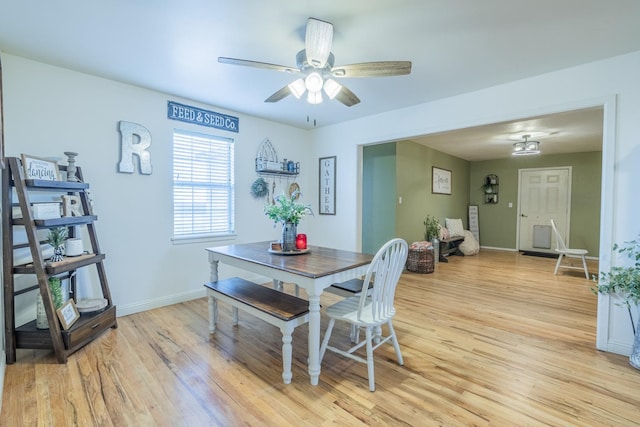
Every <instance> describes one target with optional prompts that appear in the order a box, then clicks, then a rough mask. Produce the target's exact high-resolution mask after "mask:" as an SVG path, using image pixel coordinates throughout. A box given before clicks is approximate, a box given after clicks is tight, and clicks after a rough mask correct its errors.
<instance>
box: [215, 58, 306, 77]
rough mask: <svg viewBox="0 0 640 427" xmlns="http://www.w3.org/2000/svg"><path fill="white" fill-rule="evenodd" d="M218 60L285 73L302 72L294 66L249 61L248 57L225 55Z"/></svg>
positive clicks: (223, 62) (222, 62) (224, 62)
mask: <svg viewBox="0 0 640 427" xmlns="http://www.w3.org/2000/svg"><path fill="white" fill-rule="evenodd" d="M218 62H219V63H221V64H231V65H242V66H245V67H254V68H266V69H268V70H275V71H284V72H285V73H293V74H297V73H300V70H299V69H297V68H293V67H287V66H285V65H276V64H269V63H268V62H258V61H249V60H248V59H236V58H226V57H224V56H219V57H218Z"/></svg>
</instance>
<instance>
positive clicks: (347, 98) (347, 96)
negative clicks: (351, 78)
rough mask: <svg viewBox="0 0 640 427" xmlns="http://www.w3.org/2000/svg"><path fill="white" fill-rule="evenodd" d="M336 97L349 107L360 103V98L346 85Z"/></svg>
mask: <svg viewBox="0 0 640 427" xmlns="http://www.w3.org/2000/svg"><path fill="white" fill-rule="evenodd" d="M334 99H337V100H338V101H340V102H342V103H343V104H344V105H346V106H347V107H352V106H354V105H356V104H358V103H360V98H358V97H357V96H356V94H355V93H353V92H351V90H350V89H349V88H348V87H346V86H344V85H343V86H342V89H341V90H340V92H338V94H337V95H336V97H335V98H334Z"/></svg>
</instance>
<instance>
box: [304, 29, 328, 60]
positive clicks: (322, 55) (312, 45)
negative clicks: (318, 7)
mask: <svg viewBox="0 0 640 427" xmlns="http://www.w3.org/2000/svg"><path fill="white" fill-rule="evenodd" d="M332 43H333V24H331V23H330V22H325V21H320V20H318V19H314V18H309V19H308V20H307V33H306V35H305V38H304V49H305V51H306V52H307V63H308V64H309V65H311V66H313V67H316V68H324V66H325V65H326V63H327V59H328V58H329V54H330V53H331V44H332Z"/></svg>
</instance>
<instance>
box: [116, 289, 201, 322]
mask: <svg viewBox="0 0 640 427" xmlns="http://www.w3.org/2000/svg"><path fill="white" fill-rule="evenodd" d="M205 296H206V291H205V289H204V286H203V287H202V289H198V290H195V291H189V292H183V293H180V294H173V295H167V296H164V297H161V298H154V299H150V300H147V301H142V302H138V303H135V304H116V305H117V309H116V314H117V316H118V317H121V316H127V315H129V314H134V313H140V312H142V311H147V310H152V309H154V308H159V307H165V306H167V305H172V304H177V303H180V302H184V301H191V300H192V299H198V298H203V297H205Z"/></svg>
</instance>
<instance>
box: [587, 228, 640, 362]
mask: <svg viewBox="0 0 640 427" xmlns="http://www.w3.org/2000/svg"><path fill="white" fill-rule="evenodd" d="M625 243H626V244H627V246H624V247H620V246H619V245H618V244H617V243H616V244H614V245H613V250H614V251H617V252H618V253H620V254H623V255H626V256H627V257H628V258H630V259H632V260H633V261H634V264H633V265H632V266H628V267H612V268H611V271H608V272H603V273H602V274H601V276H600V282H599V283H598V284H597V288H594V289H593V290H594V291H597V292H600V293H602V294H611V295H618V296H620V297H621V298H623V302H622V303H621V305H625V306H626V307H627V311H628V312H629V319H630V320H631V328H632V329H633V334H634V341H633V350H632V352H631V356H629V364H630V365H631V366H633V367H634V368H636V369H640V320H639V321H638V323H637V326H636V324H635V323H634V321H633V314H632V312H631V307H632V306H635V307H637V306H638V304H640V239H636V240H632V241H630V242H625ZM596 279H597V278H596V277H594V279H593V280H594V281H596Z"/></svg>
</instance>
